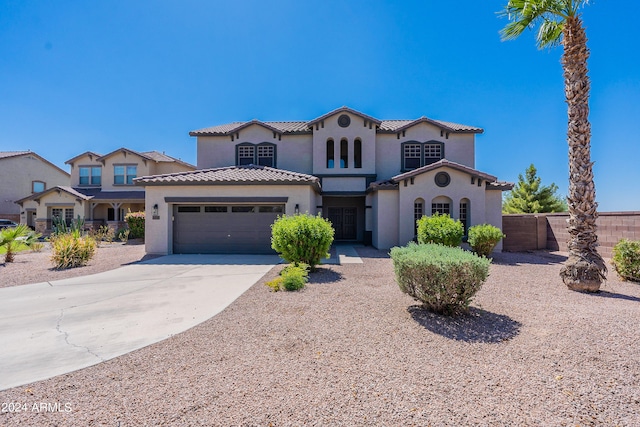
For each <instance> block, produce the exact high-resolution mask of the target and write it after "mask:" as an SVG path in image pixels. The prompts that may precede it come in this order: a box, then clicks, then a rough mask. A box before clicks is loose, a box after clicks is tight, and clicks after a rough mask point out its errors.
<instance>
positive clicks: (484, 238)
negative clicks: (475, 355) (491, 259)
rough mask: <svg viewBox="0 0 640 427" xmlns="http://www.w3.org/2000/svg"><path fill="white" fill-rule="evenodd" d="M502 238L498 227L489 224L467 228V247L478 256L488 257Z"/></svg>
mask: <svg viewBox="0 0 640 427" xmlns="http://www.w3.org/2000/svg"><path fill="white" fill-rule="evenodd" d="M503 237H504V234H502V231H501V230H500V229H499V228H498V227H494V226H493V225H490V224H482V225H474V226H473V227H471V228H469V240H468V242H469V245H470V246H471V249H473V251H474V252H475V253H476V254H478V255H480V256H489V255H490V254H491V252H493V250H494V249H495V247H496V245H497V244H498V242H499V241H500V240H501V239H502V238H503Z"/></svg>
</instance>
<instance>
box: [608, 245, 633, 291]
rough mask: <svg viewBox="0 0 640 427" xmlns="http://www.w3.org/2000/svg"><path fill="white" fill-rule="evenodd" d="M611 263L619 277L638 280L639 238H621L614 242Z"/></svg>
mask: <svg viewBox="0 0 640 427" xmlns="http://www.w3.org/2000/svg"><path fill="white" fill-rule="evenodd" d="M611 263H612V264H613V268H614V269H615V270H616V272H617V273H618V275H619V276H620V277H621V278H623V279H625V280H632V281H635V282H640V240H636V241H634V240H628V239H622V240H620V241H619V242H618V243H616V245H615V246H614V247H613V259H612V260H611Z"/></svg>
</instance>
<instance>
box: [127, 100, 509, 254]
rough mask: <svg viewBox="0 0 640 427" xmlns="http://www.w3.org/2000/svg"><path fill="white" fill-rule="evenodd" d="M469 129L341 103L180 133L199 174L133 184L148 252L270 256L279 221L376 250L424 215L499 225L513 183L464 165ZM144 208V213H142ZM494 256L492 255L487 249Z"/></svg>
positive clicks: (407, 235) (399, 238)
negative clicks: (312, 224) (379, 114)
mask: <svg viewBox="0 0 640 427" xmlns="http://www.w3.org/2000/svg"><path fill="white" fill-rule="evenodd" d="M482 132H483V130H482V129H480V128H477V127H473V126H465V125H459V124H455V123H449V122H443V121H439V120H432V119H428V118H426V117H422V118H419V119H417V120H378V119H376V118H373V117H370V116H367V115H365V114H362V113H360V112H358V111H355V110H352V109H350V108H347V107H342V108H339V109H337V110H334V111H331V112H330V113H327V114H325V115H323V116H321V117H318V118H317V119H314V120H311V121H306V122H261V121H258V120H253V121H249V122H236V123H231V124H226V125H219V126H214V127H210V128H206V129H200V130H196V131H193V132H190V135H191V136H195V137H196V138H197V149H198V151H197V153H198V170H195V171H190V172H180V173H174V174H165V175H158V176H145V177H141V178H137V179H135V180H134V181H135V182H136V184H138V185H141V186H144V187H145V189H146V206H147V221H146V245H147V252H148V253H155V254H167V253H230V252H254V253H269V252H272V250H271V247H270V239H269V237H270V232H271V230H270V224H271V223H272V222H273V220H275V219H276V217H277V216H278V215H281V214H288V215H290V214H294V213H296V212H309V213H311V214H321V215H322V216H323V217H325V218H328V219H329V220H330V221H331V222H332V224H333V226H334V229H335V239H336V240H337V241H348V242H362V243H365V244H373V246H375V247H377V248H380V249H388V248H390V247H392V246H395V245H402V244H405V243H407V242H408V241H410V240H412V239H413V238H414V237H415V232H416V230H415V220H416V219H417V218H419V217H421V216H422V215H423V214H424V215H430V214H431V213H433V212H443V213H448V214H450V215H451V216H452V217H453V218H458V219H460V220H461V221H462V222H463V223H464V225H465V229H467V228H468V227H469V226H471V225H475V224H482V223H489V224H493V225H495V226H497V227H501V226H502V214H501V207H502V191H503V190H508V189H510V188H511V186H512V184H509V183H504V182H499V181H498V180H497V178H496V177H495V176H492V175H489V174H487V173H484V172H480V171H478V170H476V169H475V135H476V134H478V133H482ZM151 210H152V211H153V212H152V213H153V215H151ZM498 249H499V248H498Z"/></svg>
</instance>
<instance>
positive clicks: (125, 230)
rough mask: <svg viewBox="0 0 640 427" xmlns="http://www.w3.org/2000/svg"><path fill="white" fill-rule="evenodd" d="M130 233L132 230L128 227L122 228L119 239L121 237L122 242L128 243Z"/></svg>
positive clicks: (119, 231)
mask: <svg viewBox="0 0 640 427" xmlns="http://www.w3.org/2000/svg"><path fill="white" fill-rule="evenodd" d="M130 233H131V230H129V229H128V228H122V229H120V230H118V239H120V241H121V242H124V243H127V242H128V241H129V234H130Z"/></svg>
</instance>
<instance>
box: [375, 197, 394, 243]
mask: <svg viewBox="0 0 640 427" xmlns="http://www.w3.org/2000/svg"><path fill="white" fill-rule="evenodd" d="M398 196H399V193H398V191H397V190H379V191H376V192H375V193H373V195H372V197H371V202H372V204H371V205H372V212H371V219H372V221H371V226H372V235H371V237H372V244H373V246H375V247H376V248H378V249H389V248H391V247H393V246H397V245H398V200H399V198H398Z"/></svg>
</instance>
